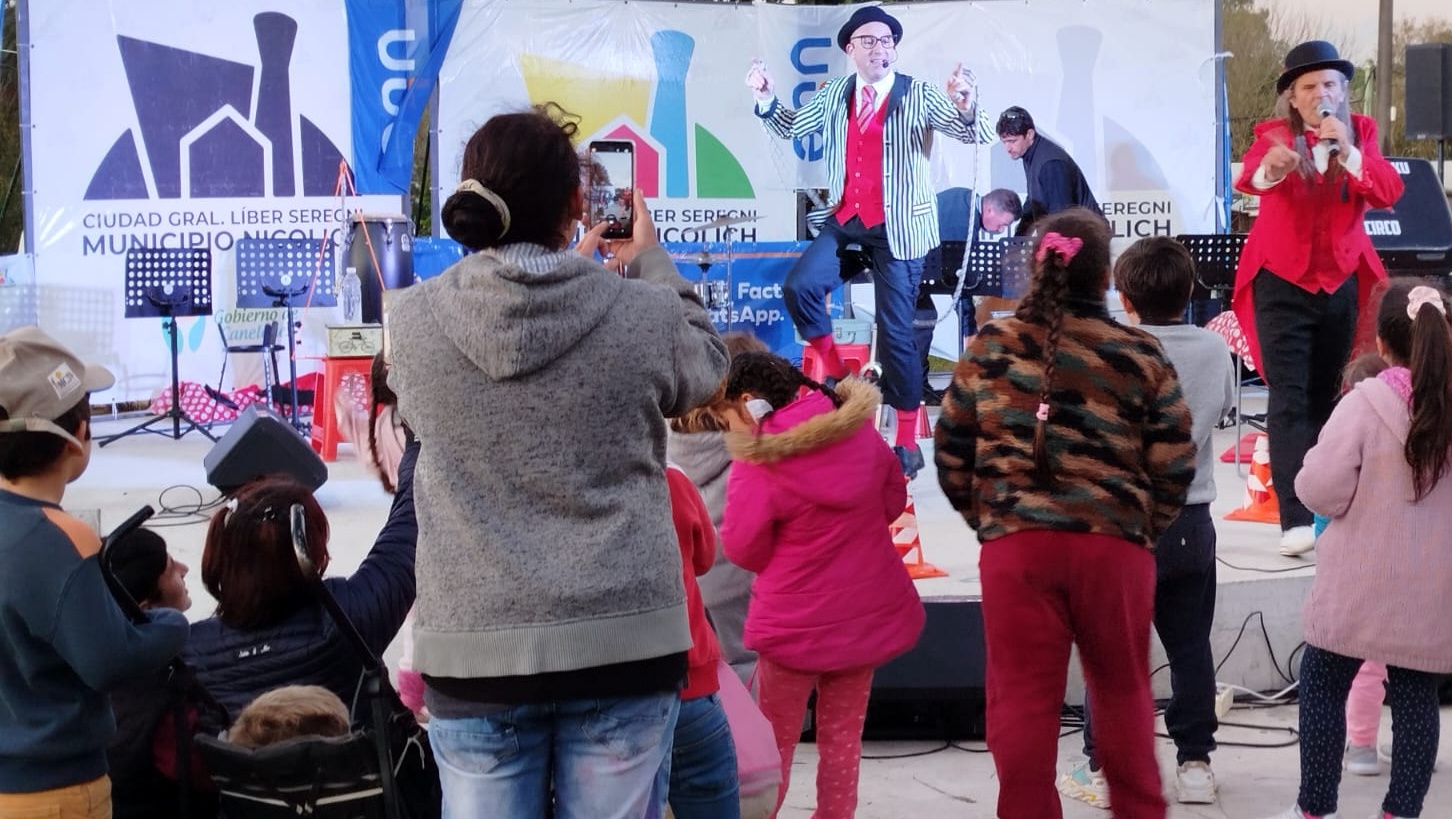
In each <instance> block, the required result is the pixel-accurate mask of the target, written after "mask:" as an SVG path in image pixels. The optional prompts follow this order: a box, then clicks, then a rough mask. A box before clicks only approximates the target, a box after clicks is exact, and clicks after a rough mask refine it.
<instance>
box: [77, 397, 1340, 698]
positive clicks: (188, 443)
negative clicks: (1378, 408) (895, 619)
mask: <svg viewBox="0 0 1452 819" xmlns="http://www.w3.org/2000/svg"><path fill="white" fill-rule="evenodd" d="M936 417H937V410H932V411H931V412H930V418H933V419H936ZM132 423H135V421H134V420H130V419H125V420H120V421H111V420H101V419H98V421H97V424H96V430H97V433H98V434H106V433H107V432H114V431H117V430H119V429H124V428H126V426H128V425H130V424H132ZM225 430H226V427H220V428H219V430H218V431H219V432H225ZM1233 439H1234V430H1222V431H1219V432H1217V433H1216V443H1215V446H1216V449H1217V451H1221V450H1223V449H1225V448H1226V447H1228V446H1230V444H1231V443H1232V441H1233ZM921 443H922V444H923V447H924V454H925V455H926V457H927V461H928V467H927V469H926V470H925V471H924V472H923V473H922V474H920V475H919V476H918V477H917V479H916V480H914V481H913V482H912V484H911V487H910V488H911V491H912V495H913V499H914V502H915V504H916V509H917V514H918V521H919V528H920V532H921V538H922V543H923V555H924V558H925V559H926V560H927V562H929V563H932V564H933V565H935V566H937V567H939V568H941V569H943V570H945V571H947V572H948V576H947V577H941V578H932V579H927V580H920V581H917V585H918V590H919V591H920V592H921V594H922V595H923V597H924V598H929V599H931V598H967V599H974V600H976V599H977V598H978V597H979V594H980V587H979V584H978V541H977V539H976V538H975V537H974V535H973V532H972V530H970V529H969V528H968V527H967V525H966V524H965V523H964V522H963V519H962V518H961V517H960V516H959V515H958V514H957V513H956V512H954V511H953V510H952V508H951V507H950V506H949V505H948V503H947V500H946V499H945V498H944V497H943V494H942V491H941V490H940V489H939V488H938V482H937V478H936V475H935V472H934V470H933V466H932V460H933V459H932V442H931V441H926V440H925V441H922V442H921ZM210 448H211V443H210V442H209V441H207V440H206V439H205V438H203V437H202V436H201V435H199V434H197V433H195V432H193V433H191V434H189V435H187V436H185V437H183V438H182V439H181V440H179V441H174V440H171V439H170V438H166V437H161V436H156V435H147V436H141V437H132V438H126V439H123V440H120V441H117V442H115V443H113V444H111V445H110V446H107V447H105V448H104V449H102V448H98V449H96V451H95V453H94V455H93V457H92V461H91V467H90V468H89V469H88V470H87V472H86V474H85V475H83V476H81V479H80V480H79V481H77V482H76V483H75V484H74V485H72V486H71V488H70V490H69V491H68V493H67V496H66V505H67V507H69V508H71V509H73V510H86V509H92V510H99V514H100V516H101V526H102V530H103V531H105V530H108V529H109V528H110V527H113V526H115V525H116V524H118V523H120V522H121V521H122V520H123V519H125V517H126V516H127V515H129V514H130V513H131V512H132V511H134V510H135V509H137V508H138V507H140V506H141V505H142V504H148V503H149V504H151V505H152V506H154V507H156V508H157V510H158V511H162V510H163V509H164V508H165V507H170V508H174V509H186V508H195V506H196V505H198V504H199V503H201V502H205V501H211V500H214V499H215V498H216V497H217V494H218V493H217V491H216V490H215V489H213V488H211V487H210V486H208V485H207V482H206V474H205V471H204V469H203V468H202V458H203V457H204V456H205V455H206V453H207V452H208V450H209V449H210ZM328 469H329V479H328V482H327V483H326V484H325V485H324V486H323V487H322V489H320V490H319V492H318V498H319V501H320V502H321V503H322V505H323V508H324V509H325V510H326V511H327V512H328V518H329V522H330V524H331V526H332V543H331V549H332V554H333V569H332V571H333V572H335V573H342V572H347V571H350V570H351V569H352V568H354V567H356V566H357V565H358V563H359V562H360V561H361V560H362V559H363V556H364V555H365V554H366V553H367V551H368V548H369V547H370V546H371V544H372V542H373V539H374V537H375V536H376V535H377V534H378V530H379V529H380V528H381V527H382V525H383V521H384V519H385V518H386V516H387V512H388V504H389V501H390V498H389V496H388V495H386V494H385V493H384V492H383V490H382V488H381V487H380V486H379V484H378V481H377V480H376V479H374V478H373V476H372V475H371V474H370V473H369V472H368V471H367V470H366V469H364V467H363V465H362V464H361V463H360V462H359V461H358V460H357V458H356V457H355V455H354V453H353V449H352V447H351V446H349V445H346V444H344V445H342V446H341V447H340V448H339V459H338V460H337V461H335V462H333V463H331V464H329V465H328ZM1216 483H1217V486H1218V488H1219V493H1218V494H1219V497H1218V499H1217V500H1216V502H1215V504H1214V505H1213V507H1212V508H1213V510H1214V513H1215V517H1216V529H1217V532H1218V535H1219V544H1218V549H1219V555H1220V558H1221V561H1222V562H1221V563H1220V565H1219V566H1218V572H1219V586H1218V598H1219V599H1218V603H1217V616H1216V624H1215V634H1214V644H1215V656H1216V658H1217V660H1220V659H1222V658H1226V659H1225V663H1224V666H1223V667H1222V669H1221V672H1222V673H1221V679H1222V681H1223V682H1229V683H1234V684H1236V685H1243V686H1246V687H1248V688H1252V689H1255V690H1278V689H1280V688H1282V687H1284V685H1285V684H1286V682H1285V680H1284V679H1283V677H1284V676H1285V675H1287V674H1288V671H1287V662H1288V661H1289V657H1290V654H1291V652H1292V651H1293V650H1294V649H1295V647H1296V646H1297V645H1298V644H1299V643H1300V641H1301V638H1300V634H1301V628H1300V621H1301V617H1300V614H1301V601H1302V600H1303V599H1304V596H1305V591H1306V589H1307V588H1308V587H1309V583H1310V578H1311V576H1312V573H1313V571H1314V569H1313V565H1314V553H1313V554H1312V555H1310V556H1309V557H1310V559H1306V560H1301V559H1292V558H1284V557H1281V556H1280V555H1279V554H1278V553H1277V551H1276V547H1277V542H1278V538H1279V531H1278V529H1277V527H1276V526H1273V525H1268V524H1255V523H1236V522H1230V521H1225V520H1223V519H1222V518H1223V516H1224V513H1225V512H1227V511H1229V510H1230V509H1232V508H1234V507H1235V506H1237V505H1238V504H1239V503H1240V502H1241V500H1242V498H1243V496H1244V493H1245V477H1244V475H1243V474H1240V473H1238V472H1237V470H1236V467H1235V465H1234V464H1228V463H1219V462H1217V465H1216ZM156 523H157V524H164V525H165V528H163V529H161V530H160V531H161V532H162V533H163V534H164V535H165V536H166V538H167V539H168V541H169V543H170V544H171V546H172V547H173V549H175V552H176V554H177V555H178V556H179V557H180V558H181V559H182V560H183V562H185V563H187V564H188V565H189V566H191V567H192V570H193V571H192V572H191V573H190V574H189V575H188V577H187V582H188V586H189V588H190V590H191V593H192V599H193V600H194V601H195V603H194V606H193V608H192V611H191V612H190V616H192V617H193V618H200V617H203V616H205V615H206V613H208V612H209V611H210V610H211V608H212V600H211V598H210V596H209V595H208V594H207V593H206V590H205V589H203V588H202V583H201V576H200V572H199V571H198V570H197V567H198V565H199V562H200V556H201V548H202V543H203V539H204V537H205V534H206V526H205V518H204V517H199V516H195V515H194V516H190V517H187V516H181V517H168V518H167V519H164V520H160V519H159V520H157V521H156ZM1257 612H1259V613H1260V614H1259V615H1256V613H1257ZM1247 617H1249V618H1251V619H1250V622H1249V624H1248V626H1246V628H1245V629H1244V632H1245V633H1244V636H1243V638H1242V639H1240V643H1239V645H1238V646H1237V647H1236V648H1235V650H1234V652H1233V653H1232V652H1231V651H1230V647H1231V645H1232V644H1234V643H1235V641H1236V639H1237V637H1238V636H1240V633H1241V627H1242V624H1244V623H1246V619H1247ZM1261 619H1263V620H1264V624H1265V634H1264V635H1262V632H1261V628H1260V620H1261ZM1267 637H1268V638H1269V641H1270V646H1271V650H1268V649H1267V646H1266V639H1267ZM1158 650H1159V649H1158V645H1157V644H1156V646H1155V651H1156V652H1158ZM1272 651H1273V653H1274V657H1275V659H1274V663H1273V662H1272V659H1271V654H1272ZM1227 655H1228V657H1227ZM1160 662H1161V660H1160V659H1159V658H1158V654H1156V659H1155V665H1156V666H1158V665H1159V664H1160ZM1076 666H1077V664H1076ZM1155 681H1156V685H1157V690H1159V691H1160V692H1161V694H1164V693H1166V692H1167V688H1166V687H1165V686H1166V685H1167V684H1168V674H1164V673H1161V674H1158V675H1156V680H1155ZM1080 690H1081V689H1080V683H1079V682H1078V677H1077V670H1076V673H1075V675H1073V682H1071V692H1070V699H1071V700H1072V701H1078V700H1077V698H1078V697H1080V696H1081V694H1080V693H1079V692H1080Z"/></svg>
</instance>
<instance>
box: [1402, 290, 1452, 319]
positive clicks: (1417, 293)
mask: <svg viewBox="0 0 1452 819" xmlns="http://www.w3.org/2000/svg"><path fill="white" fill-rule="evenodd" d="M1428 304H1430V305H1432V306H1433V307H1435V308H1437V312H1438V313H1441V314H1442V315H1444V316H1445V315H1447V305H1445V304H1443V303H1442V294H1441V293H1438V292H1437V291H1436V289H1435V288H1431V287H1428V286H1426V285H1425V284H1419V285H1417V286H1416V287H1413V288H1412V289H1411V290H1410V291H1408V292H1407V318H1409V319H1411V320H1412V321H1416V320H1417V313H1420V312H1421V310H1422V307H1423V306H1424V305H1428Z"/></svg>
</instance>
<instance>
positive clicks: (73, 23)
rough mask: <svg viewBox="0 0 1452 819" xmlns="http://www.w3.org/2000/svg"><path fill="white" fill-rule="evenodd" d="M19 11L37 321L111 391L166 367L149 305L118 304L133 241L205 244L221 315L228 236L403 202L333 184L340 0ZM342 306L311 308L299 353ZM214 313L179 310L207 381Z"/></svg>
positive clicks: (326, 285) (226, 300)
mask: <svg viewBox="0 0 1452 819" xmlns="http://www.w3.org/2000/svg"><path fill="white" fill-rule="evenodd" d="M28 22H29V26H28V38H29V42H30V43H31V45H32V48H31V49H30V50H29V52H28V68H29V81H30V85H29V88H30V94H29V101H30V106H29V111H30V122H31V124H32V126H33V128H32V130H31V132H30V154H29V176H28V181H29V182H30V184H31V187H32V189H31V190H29V191H28V203H27V205H28V207H29V209H30V216H31V219H30V222H29V224H30V225H31V231H32V235H31V237H30V238H31V241H32V246H33V248H34V252H35V255H34V266H35V280H36V284H37V286H38V289H39V320H40V324H41V325H42V326H43V327H45V328H46V329H47V330H49V331H51V332H52V333H54V334H55V335H56V336H57V337H59V338H61V339H62V340H64V341H65V342H67V343H69V344H71V345H73V346H74V347H75V348H76V349H77V351H78V352H79V353H81V354H82V355H84V356H85V357H87V358H90V359H93V360H101V361H103V362H105V363H106V364H107V365H109V366H111V367H112V368H113V369H114V370H115V372H116V374H117V376H118V386H117V390H116V397H118V398H121V399H129V398H145V397H148V396H149V395H150V394H151V393H152V392H153V391H154V390H155V389H156V388H158V387H160V386H162V385H163V384H167V383H169V374H168V373H169V368H170V364H169V355H170V354H169V351H168V349H167V344H166V336H165V334H164V333H163V332H162V331H161V329H160V321H158V320H155V319H133V320H127V319H125V318H123V305H124V299H123V293H124V291H123V285H124V270H125V256H126V251H127V249H128V248H132V247H181V248H194V247H205V248H210V249H211V251H212V259H213V279H212V288H213V304H214V305H215V310H216V312H217V313H218V314H221V313H223V312H224V311H226V310H228V309H229V308H231V307H233V306H234V305H235V304H236V298H235V294H236V279H235V263H234V258H235V254H236V244H237V241H238V240H239V239H242V238H244V237H265V238H322V237H328V236H332V237H333V238H335V239H338V238H341V237H340V231H341V230H342V225H343V217H344V214H345V210H346V211H355V210H358V209H364V210H367V211H370V212H381V213H397V212H398V211H399V210H400V208H401V207H402V205H401V203H400V200H399V199H398V197H396V196H371V197H359V198H351V199H349V200H348V201H347V202H346V204H345V203H344V202H342V201H341V200H340V199H339V198H337V197H335V196H334V195H333V194H334V191H335V189H336V186H337V182H338V178H339V164H340V162H343V161H346V162H348V163H349V164H350V165H351V162H352V159H351V153H352V151H351V144H352V141H351V125H350V92H349V43H348V26H347V16H346V13H345V8H344V3H343V0H287V2H282V0H271V2H266V1H265V0H238V2H234V3H210V2H207V3H203V2H179V1H177V0H172V1H170V2H156V1H155V0H44V2H31V3H29V7H28ZM339 269H341V268H339ZM331 288H332V282H319V283H318V291H317V292H319V293H321V292H323V291H324V290H327V291H329V292H330V291H331ZM337 319H338V316H337V315H336V310H335V309H334V308H323V309H313V310H308V311H306V314H305V315H303V316H301V320H302V321H303V325H304V326H303V346H302V352H306V353H309V354H318V355H320V354H321V352H322V350H323V348H324V346H325V332H324V330H323V329H322V328H323V326H324V325H326V324H328V323H336V322H337ZM211 323H212V320H211V319H209V318H204V317H198V318H184V319H182V320H181V321H180V327H181V331H182V333H181V338H182V345H181V347H182V356H181V367H180V371H181V376H182V378H183V380H194V381H205V382H207V383H215V380H216V377H217V373H218V370H219V369H220V364H221V361H220V356H221V354H222V353H221V341H220V336H219V334H218V333H217V332H216V330H215V329H213V328H210V327H208V326H206V325H208V324H211ZM284 368H285V365H284ZM304 369H305V370H306V369H311V368H307V367H305V368H304Z"/></svg>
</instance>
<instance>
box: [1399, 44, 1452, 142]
mask: <svg viewBox="0 0 1452 819" xmlns="http://www.w3.org/2000/svg"><path fill="white" fill-rule="evenodd" d="M1406 65H1407V87H1406V97H1407V101H1406V109H1407V110H1406V115H1407V119H1406V124H1407V137H1408V138H1410V139H1452V43H1423V44H1421V45H1409V46H1407V57H1406Z"/></svg>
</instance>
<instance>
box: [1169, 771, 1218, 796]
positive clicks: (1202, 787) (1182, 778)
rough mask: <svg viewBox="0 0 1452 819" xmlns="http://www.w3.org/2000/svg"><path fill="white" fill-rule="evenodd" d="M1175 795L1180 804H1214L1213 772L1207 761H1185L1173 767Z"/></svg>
mask: <svg viewBox="0 0 1452 819" xmlns="http://www.w3.org/2000/svg"><path fill="white" fill-rule="evenodd" d="M1175 797H1176V799H1178V800H1179V802H1180V804H1182V805H1213V804H1215V772H1214V771H1212V770H1210V763H1208V762H1186V763H1185V764H1184V765H1181V766H1180V767H1179V768H1176V769H1175Z"/></svg>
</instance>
